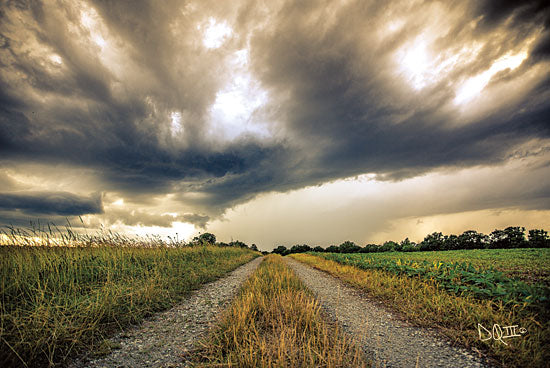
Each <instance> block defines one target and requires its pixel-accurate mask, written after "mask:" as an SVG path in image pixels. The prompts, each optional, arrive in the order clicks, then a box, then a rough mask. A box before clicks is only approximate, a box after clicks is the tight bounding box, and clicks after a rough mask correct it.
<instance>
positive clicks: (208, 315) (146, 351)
mask: <svg viewBox="0 0 550 368" xmlns="http://www.w3.org/2000/svg"><path fill="white" fill-rule="evenodd" d="M261 260H262V257H258V258H256V259H254V260H252V261H250V262H248V263H247V264H244V265H242V266H240V267H239V268H237V269H236V270H234V271H232V272H230V273H229V274H227V275H226V276H225V277H223V278H221V279H218V280H216V281H213V282H211V283H208V284H205V285H203V286H202V287H201V288H200V289H198V290H195V291H193V292H192V293H191V295H190V296H189V297H187V298H186V299H185V300H183V301H182V302H181V303H180V304H178V305H176V306H175V307H173V308H172V309H169V310H167V311H165V312H161V313H158V314H156V315H155V316H153V317H152V318H151V319H149V320H146V321H144V322H143V323H142V324H141V325H139V326H134V327H131V328H129V329H128V330H126V331H124V332H122V333H119V334H117V335H116V336H114V337H113V338H111V339H110V341H111V343H112V344H113V345H114V346H118V347H119V348H117V349H116V350H113V351H112V352H111V353H110V354H108V355H106V356H104V357H102V358H99V359H96V360H91V361H90V360H84V359H83V360H79V361H76V362H74V363H73V364H71V365H70V366H69V367H71V368H84V367H90V368H100V367H105V368H107V367H108V368H114V367H116V368H134V367H146V368H153V367H154V368H160V367H163V368H168V367H171V368H175V367H185V366H187V364H186V363H185V362H184V359H183V358H182V354H184V353H185V352H186V351H189V350H191V349H192V348H193V345H194V344H195V342H196V341H197V340H198V338H199V337H202V336H203V335H204V334H205V333H206V332H207V331H208V329H209V328H210V326H212V324H214V323H215V322H216V321H217V318H216V317H217V315H218V314H219V313H220V312H221V311H222V310H223V309H224V308H225V307H226V306H227V305H228V304H229V302H230V301H231V299H233V297H234V296H235V294H236V293H237V291H238V290H239V288H240V287H241V284H242V283H243V282H244V281H245V280H246V279H247V278H248V276H250V275H251V274H252V272H253V271H254V270H255V269H256V267H258V265H259V264H260V262H261Z"/></svg>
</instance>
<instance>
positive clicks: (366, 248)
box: [359, 244, 378, 253]
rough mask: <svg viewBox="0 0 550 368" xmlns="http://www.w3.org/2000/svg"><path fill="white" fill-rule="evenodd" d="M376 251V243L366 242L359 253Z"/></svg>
mask: <svg viewBox="0 0 550 368" xmlns="http://www.w3.org/2000/svg"><path fill="white" fill-rule="evenodd" d="M377 251H378V245H376V244H367V245H365V246H364V247H363V248H361V250H360V251H359V252H360V253H374V252H377Z"/></svg>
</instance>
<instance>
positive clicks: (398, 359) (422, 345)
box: [284, 257, 489, 368]
mask: <svg viewBox="0 0 550 368" xmlns="http://www.w3.org/2000/svg"><path fill="white" fill-rule="evenodd" d="M284 259H285V260H286V261H287V264H288V265H289V266H290V267H291V268H292V269H293V270H294V271H295V272H296V273H297V274H298V276H299V277H300V278H301V279H302V281H303V282H304V283H305V284H306V286H307V287H308V288H309V289H310V290H311V291H312V292H314V294H315V295H316V297H317V299H318V300H319V301H320V302H321V305H322V307H323V309H324V310H325V311H327V312H328V314H329V315H330V316H331V317H332V318H334V319H336V320H337V321H338V323H339V324H340V325H341V326H342V328H343V330H344V331H345V332H347V333H348V334H350V335H351V336H353V337H354V338H355V339H356V341H358V342H359V344H360V345H361V347H362V348H363V350H364V351H365V353H366V355H367V356H368V357H370V358H371V359H372V361H373V362H374V366H375V367H413V368H414V367H453V368H454V367H467V368H469V367H488V366H489V365H487V364H486V363H483V362H481V361H480V360H479V359H478V358H477V357H475V356H474V353H473V352H470V351H467V350H465V349H461V348H457V347H453V346H451V344H450V342H449V341H448V340H447V339H446V338H445V337H444V336H441V335H439V334H438V333H437V332H436V331H435V330H433V329H427V328H420V327H414V326H412V325H410V324H408V323H406V322H404V321H403V320H400V319H399V318H397V317H396V316H395V315H394V314H392V312H390V311H389V310H388V309H387V308H385V307H384V306H383V305H381V303H377V302H374V301H372V300H369V298H368V297H367V296H365V295H364V294H363V293H361V292H360V291H358V290H355V289H353V288H352V287H350V286H347V285H345V284H344V283H343V282H342V281H340V280H338V279H336V278H334V277H332V276H330V275H328V274H327V273H325V272H322V271H319V270H316V269H313V268H311V267H309V266H306V265H304V264H302V263H300V262H298V261H296V260H294V259H292V258H290V257H285V258H284Z"/></svg>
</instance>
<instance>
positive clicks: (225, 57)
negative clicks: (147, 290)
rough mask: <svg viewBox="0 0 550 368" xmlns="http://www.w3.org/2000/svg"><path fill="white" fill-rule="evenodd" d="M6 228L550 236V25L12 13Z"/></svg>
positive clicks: (473, 15)
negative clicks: (517, 230) (38, 224)
mask: <svg viewBox="0 0 550 368" xmlns="http://www.w3.org/2000/svg"><path fill="white" fill-rule="evenodd" d="M0 81H1V89H0V227H1V226H6V225H9V224H13V225H15V226H25V225H27V224H28V223H29V221H33V220H37V219H41V221H53V222H55V223H58V224H64V223H65V219H66V218H68V219H69V220H70V221H71V222H72V223H73V224H74V225H75V226H80V220H79V217H81V218H82V220H83V222H84V226H85V227H86V228H87V229H90V230H94V229H99V228H100V227H101V226H104V227H105V228H107V229H112V230H113V231H117V232H121V233H127V234H138V235H145V234H159V235H162V236H167V235H174V234H175V233H178V234H179V237H180V238H184V239H191V238H192V237H193V236H195V235H197V234H198V233H199V232H212V233H214V234H216V236H217V237H218V239H219V240H221V241H226V242H229V241H231V240H237V239H238V240H241V241H244V242H246V243H248V244H252V243H256V244H257V245H258V246H259V247H260V249H262V250H271V249H273V248H274V247H276V246H277V245H281V244H282V245H286V246H291V245H293V244H303V243H307V244H309V245H311V246H315V245H321V246H328V245H330V244H340V243H342V242H343V241H345V240H351V241H354V242H356V243H358V244H360V245H365V244H367V243H381V242H384V241H386V240H394V241H400V240H403V239H404V238H405V237H409V238H410V239H411V240H413V241H420V240H422V238H423V237H424V236H425V235H426V234H429V233H432V232H434V231H441V232H443V233H446V234H450V233H454V234H460V233H462V232H463V231H465V230H470V229H472V230H477V231H480V232H484V233H486V234H487V233H490V232H491V231H492V230H494V229H496V228H500V229H502V228H505V227H507V226H524V227H526V228H528V229H534V228H537V229H540V228H543V229H546V230H550V3H549V2H548V1H544V0H535V1H510V0H505V1H497V0H481V1H473V0H472V1H355V0H342V1H309V0H306V1H287V0H273V1H259V0H258V1H254V0H235V1H223V2H220V1H209V0H206V1H199V0H196V1H195V0H191V1H175V0H173V1H164V2H153V1H141V0H140V1H114V2H112V1H99V0H97V1H80V0H77V1H53V0H52V1H7V0H0Z"/></svg>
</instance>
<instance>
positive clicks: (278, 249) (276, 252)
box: [271, 245, 288, 256]
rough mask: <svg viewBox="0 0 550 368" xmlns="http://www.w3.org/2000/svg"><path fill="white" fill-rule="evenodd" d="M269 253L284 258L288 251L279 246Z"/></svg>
mask: <svg viewBox="0 0 550 368" xmlns="http://www.w3.org/2000/svg"><path fill="white" fill-rule="evenodd" d="M271 253H275V254H280V255H282V256H285V255H287V254H288V249H287V248H286V247H285V246H284V245H279V246H278V247H277V248H275V249H273V250H272V251H271Z"/></svg>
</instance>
